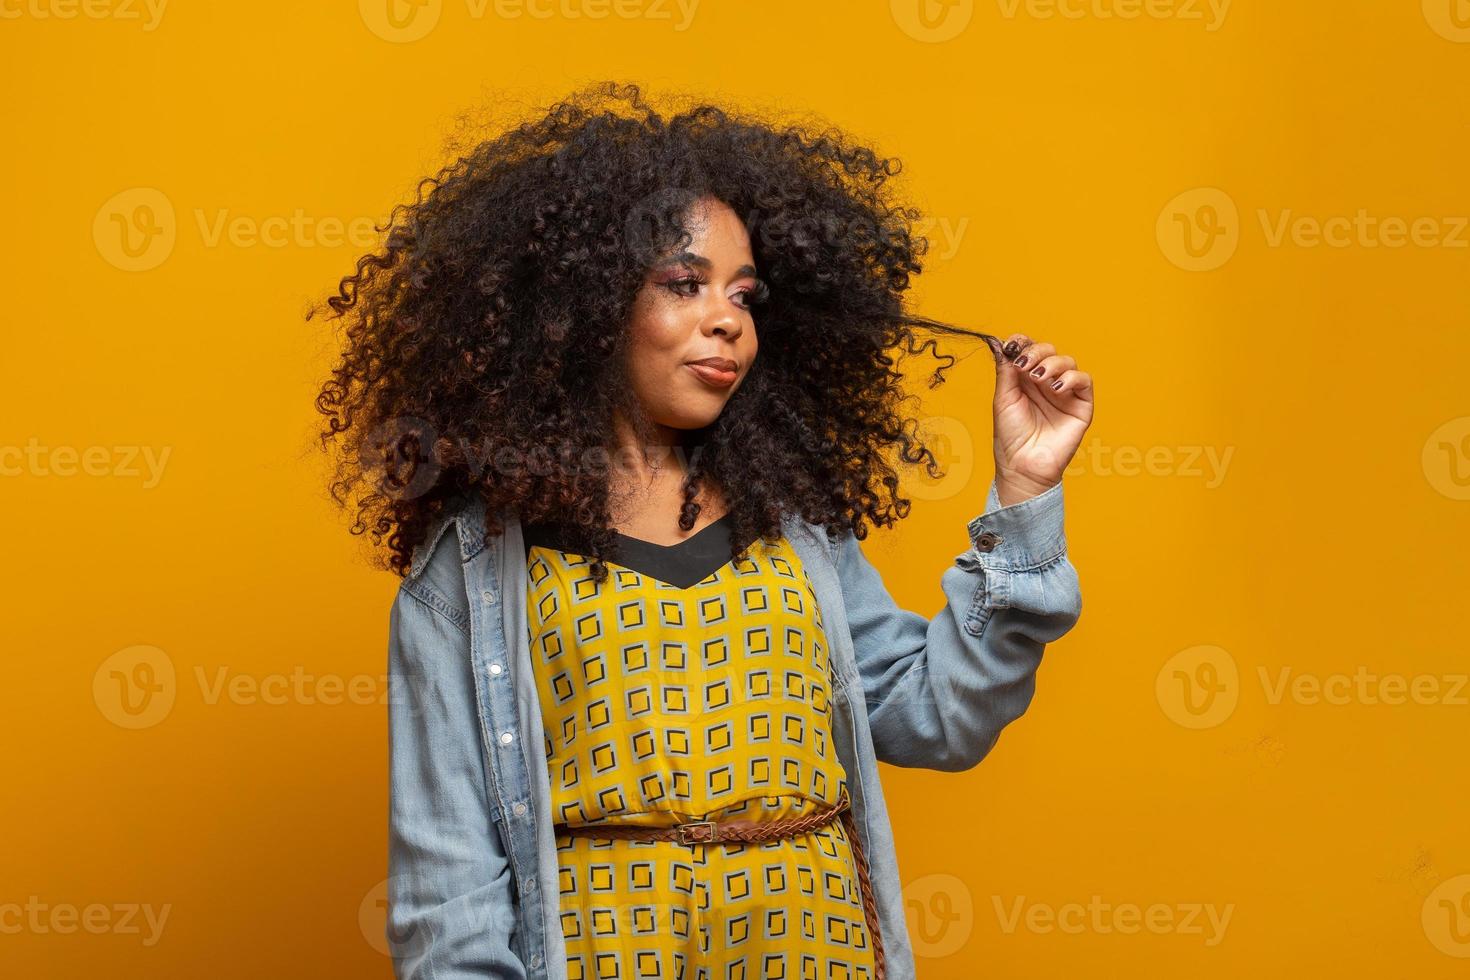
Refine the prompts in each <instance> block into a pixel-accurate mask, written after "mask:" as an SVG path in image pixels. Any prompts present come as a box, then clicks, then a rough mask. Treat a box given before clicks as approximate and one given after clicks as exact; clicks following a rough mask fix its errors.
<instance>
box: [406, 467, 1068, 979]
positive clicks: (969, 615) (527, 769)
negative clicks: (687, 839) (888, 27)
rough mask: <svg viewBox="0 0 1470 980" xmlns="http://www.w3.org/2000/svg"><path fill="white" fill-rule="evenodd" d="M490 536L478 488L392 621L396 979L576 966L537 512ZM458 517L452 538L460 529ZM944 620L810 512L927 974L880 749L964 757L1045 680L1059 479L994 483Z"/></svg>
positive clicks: (819, 564)
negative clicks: (543, 698)
mask: <svg viewBox="0 0 1470 980" xmlns="http://www.w3.org/2000/svg"><path fill="white" fill-rule="evenodd" d="M503 517H504V520H505V531H504V533H503V534H500V535H497V536H496V537H495V538H494V539H493V540H492V541H491V542H490V544H489V546H488V547H487V546H486V545H485V544H484V543H483V541H482V537H483V532H484V526H485V525H484V510H483V505H482V504H481V503H480V502H479V501H478V500H472V501H471V502H470V503H468V504H466V505H464V506H463V507H461V508H459V509H458V510H457V511H455V512H454V513H453V514H451V515H450V516H448V517H446V518H445V519H444V520H443V521H442V522H441V523H440V524H439V525H438V526H437V527H436V528H435V529H433V531H432V533H431V534H430V535H429V537H428V538H427V540H426V541H425V543H424V545H423V546H422V547H421V548H420V549H419V550H418V551H417V552H416V553H415V555H414V557H413V562H412V566H411V568H410V570H409V573H408V575H407V576H406V577H405V578H404V579H403V581H402V583H401V584H400V586H399V590H398V594H397V596H396V598H395V599H394V602H393V606H392V610H391V612H390V615H389V645H388V660H389V696H390V708H389V730H390V739H389V741H390V770H389V772H390V777H389V785H390V791H389V796H390V802H389V851H388V856H389V869H388V870H389V878H388V902H389V911H388V929H387V933H388V940H389V944H390V948H391V950H392V952H393V957H394V971H395V975H396V976H397V977H399V978H404V980H407V978H412V980H467V978H470V977H476V978H485V977H493V978H510V977H515V978H521V977H525V978H530V980H566V977H567V969H566V945H565V941H564V939H563V937H562V932H561V920H560V909H559V905H558V903H559V895H558V891H557V889H558V879H559V875H558V870H557V856H556V843H555V837H554V833H553V830H552V823H551V821H550V820H549V819H548V814H549V813H550V809H551V784H550V777H549V773H548V770H547V764H546V752H545V744H544V741H543V737H542V725H541V714H540V699H539V698H538V696H537V692H536V687H535V679H534V677H533V675H532V671H531V658H530V645H529V642H528V639H527V624H526V567H525V554H524V551H523V546H522V541H521V526H520V523H519V521H518V520H517V519H516V518H515V516H514V515H513V514H511V513H509V512H507V513H506V514H504V515H503ZM450 527H453V528H454V531H455V533H454V534H446V533H445V532H446V531H447V530H448V529H449V528H450ZM966 529H967V531H968V535H969V542H970V547H969V548H968V549H966V550H965V551H964V552H963V553H962V554H960V555H958V556H957V557H956V558H955V560H954V562H953V563H952V564H950V565H949V566H948V567H946V568H945V569H944V571H943V573H942V575H941V578H940V585H941V588H942V589H943V592H944V597H945V600H946V605H945V607H944V608H943V609H941V610H939V612H938V613H936V614H935V615H934V617H933V618H925V617H923V616H921V615H919V614H918V613H914V612H910V611H908V610H905V609H903V608H901V607H900V606H898V605H897V604H896V603H895V602H894V600H893V598H892V597H891V596H890V595H889V593H888V591H887V589H886V588H885V587H884V584H883V580H882V578H881V576H880V575H879V573H878V571H877V569H876V568H874V567H873V565H872V564H870V563H869V561H868V560H867V558H866V557H864V555H863V552H862V549H861V547H860V546H859V542H858V541H857V539H856V538H855V537H854V536H853V535H852V533H851V532H850V531H848V532H846V534H845V535H844V536H843V537H841V538H840V539H839V540H838V541H836V542H829V541H828V539H827V535H826V533H825V531H824V530H823V529H822V528H820V527H819V526H814V525H812V524H809V523H807V522H806V521H804V520H801V519H800V518H796V517H788V518H786V520H785V522H784V530H785V532H786V536H787V539H788V540H789V541H790V542H791V544H792V546H793V547H794V548H795V550H796V552H797V554H798V555H799V556H800V558H801V560H802V564H803V565H804V566H805V568H806V571H807V575H808V576H809V577H810V580H811V583H812V587H813V590H814V592H815V594H816V597H817V602H818V604H819V606H820V609H821V613H822V619H823V622H824V625H825V627H826V631H827V634H828V647H829V650H830V652H831V663H832V669H833V672H834V680H833V690H832V692H831V698H830V703H831V706H832V722H833V727H832V739H833V745H834V747H835V749H836V751H837V755H838V758H839V760H840V761H841V763H842V765H843V767H844V769H845V770H846V772H847V776H848V784H849V791H850V796H851V801H852V808H853V817H854V820H855V822H856V825H857V828H858V832H859V836H860V838H861V843H862V847H863V850H864V851H865V852H866V855H867V858H868V864H869V875H870V878H871V881H872V885H873V890H874V893H875V897H876V899H877V904H878V908H879V928H880V929H881V931H882V940H883V948H884V953H885V955H886V958H887V964H888V977H889V980H913V978H914V977H915V972H914V956H913V950H912V947H911V946H910V943H909V936H908V932H907V928H906V924H905V920H904V909H903V897H902V894H901V890H902V881H901V878H900V875H899V869H898V857H897V853H896V848H895V845H894V839H893V835H892V831H891V828H890V826H889V819H888V808H887V806H886V805H885V803H884V799H883V787H882V785H881V783H880V781H879V773H878V763H879V762H886V763H889V764H890V765H895V766H906V767H921V768H926V769H937V770H943V771H946V772H960V771H962V770H965V769H969V768H970V767H972V766H974V765H975V764H976V763H978V762H979V761H980V760H981V759H982V758H984V757H985V755H986V754H987V753H988V752H989V751H990V749H991V747H992V746H994V745H995V742H996V740H997V739H998V738H999V737H1000V732H1001V729H1002V728H1004V727H1005V726H1006V725H1007V724H1009V723H1010V722H1011V721H1013V720H1014V719H1015V718H1017V717H1019V716H1020V715H1021V713H1022V712H1024V711H1025V710H1026V708H1027V706H1028V705H1029V704H1030V702H1031V697H1032V694H1033V693H1034V691H1035V683H1036V669H1037V667H1038V665H1039V664H1040V662H1041V655H1042V651H1043V650H1044V648H1045V645H1046V644H1047V643H1049V642H1050V641H1052V640H1055V639H1057V638H1058V637H1060V636H1062V635H1063V634H1064V633H1066V632H1067V631H1068V630H1069V629H1071V627H1072V625H1073V624H1074V623H1075V622H1076V621H1077V619H1078V617H1079V616H1080V614H1081V612H1082V595H1081V591H1080V589H1079V586H1078V580H1077V573H1076V570H1075V569H1074V568H1073V566H1072V563H1071V562H1070V561H1069V559H1068V557H1067V548H1066V538H1065V536H1064V533H1063V527H1062V485H1061V484H1060V483H1058V484H1056V485H1055V486H1053V487H1051V488H1050V489H1048V490H1046V491H1045V492H1043V493H1040V494H1038V495H1036V496H1034V497H1031V498H1029V499H1027V500H1023V501H1021V502H1020V503H1016V504H1012V505H1011V506H1009V507H1001V506H1000V500H999V497H998V496H997V493H996V488H995V484H994V482H992V483H991V485H990V492H989V494H988V497H987V500H986V507H985V511H984V512H983V513H982V514H981V515H980V516H978V517H976V518H974V519H973V520H971V521H970V522H969V523H968V525H967V528H966Z"/></svg>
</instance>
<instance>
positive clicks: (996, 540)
mask: <svg viewBox="0 0 1470 980" xmlns="http://www.w3.org/2000/svg"><path fill="white" fill-rule="evenodd" d="M966 530H967V531H968V532H969V535H970V545H971V547H972V549H973V550H972V552H971V554H970V555H969V557H972V558H974V559H975V560H976V563H977V564H981V565H1000V566H1003V567H1006V568H1012V569H1023V568H1032V567H1035V566H1037V565H1044V564H1046V563H1047V562H1049V561H1052V560H1054V559H1055V558H1056V557H1057V556H1059V555H1062V554H1065V553H1066V550H1067V537H1066V531H1065V528H1064V526H1063V508H1062V481H1060V480H1059V481H1057V483H1056V484H1055V485H1054V486H1051V487H1049V488H1047V489H1046V490H1044V491H1042V492H1041V493H1038V494H1036V495H1035V496H1034V497H1028V498H1026V499H1025V500H1022V501H1020V502H1019V503H1014V504H1011V505H1010V506H1008V507H1002V506H1001V505H1000V493H999V491H998V490H997V489H996V485H995V480H994V479H992V480H991V481H990V492H989V493H988V494H987V495H986V498H985V511H984V512H983V513H982V514H980V516H978V517H975V518H973V519H972V520H970V522H969V523H968V524H967V525H966Z"/></svg>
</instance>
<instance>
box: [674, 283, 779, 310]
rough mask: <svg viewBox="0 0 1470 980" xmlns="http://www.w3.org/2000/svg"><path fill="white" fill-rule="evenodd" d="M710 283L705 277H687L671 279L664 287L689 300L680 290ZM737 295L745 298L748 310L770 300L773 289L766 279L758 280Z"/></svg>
mask: <svg viewBox="0 0 1470 980" xmlns="http://www.w3.org/2000/svg"><path fill="white" fill-rule="evenodd" d="M708 283H709V280H708V279H706V278H704V277H703V276H685V277H683V278H682V279H670V280H669V281H668V282H666V283H664V287H665V288H666V289H668V290H669V291H670V292H671V293H673V294H674V295H676V296H684V297H685V298H688V295H689V294H686V293H684V292H682V291H681V290H680V287H683V286H688V285H697V286H704V285H707V284H708ZM736 295H744V296H745V309H747V310H748V309H750V308H751V307H752V306H759V305H760V304H761V303H764V302H765V301H766V300H767V299H769V298H770V296H771V287H770V286H768V285H766V281H765V280H764V279H757V280H756V281H755V285H754V286H753V287H751V288H750V289H742V290H740V292H739V293H737V294H736Z"/></svg>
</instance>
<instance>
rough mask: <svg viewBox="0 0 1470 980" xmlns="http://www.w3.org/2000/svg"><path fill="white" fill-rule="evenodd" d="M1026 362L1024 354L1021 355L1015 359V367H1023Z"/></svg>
mask: <svg viewBox="0 0 1470 980" xmlns="http://www.w3.org/2000/svg"><path fill="white" fill-rule="evenodd" d="M1027 360H1029V358H1027V357H1026V355H1025V354H1022V355H1021V356H1020V357H1018V358H1016V367H1018V368H1023V367H1025V366H1026V361H1027Z"/></svg>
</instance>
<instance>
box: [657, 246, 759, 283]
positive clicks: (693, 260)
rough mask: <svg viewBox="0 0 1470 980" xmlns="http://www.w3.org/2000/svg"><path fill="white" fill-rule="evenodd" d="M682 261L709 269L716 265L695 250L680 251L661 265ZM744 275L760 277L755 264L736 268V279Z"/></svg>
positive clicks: (676, 263) (677, 263)
mask: <svg viewBox="0 0 1470 980" xmlns="http://www.w3.org/2000/svg"><path fill="white" fill-rule="evenodd" d="M681 263H682V264H684V265H692V266H694V267H695V268H696V269H709V268H711V267H712V266H713V265H714V263H713V262H711V261H710V260H709V259H707V258H705V257H704V256H703V255H698V254H696V253H694V252H679V253H677V254H676V255H671V256H669V257H668V258H667V259H664V260H663V261H662V262H660V263H659V265H660V266H666V265H679V264H681ZM742 276H754V277H755V278H760V276H759V274H758V273H757V272H756V271H755V266H753V265H742V266H741V267H740V268H738V269H736V270H735V278H736V279H739V278H740V277H742Z"/></svg>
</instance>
